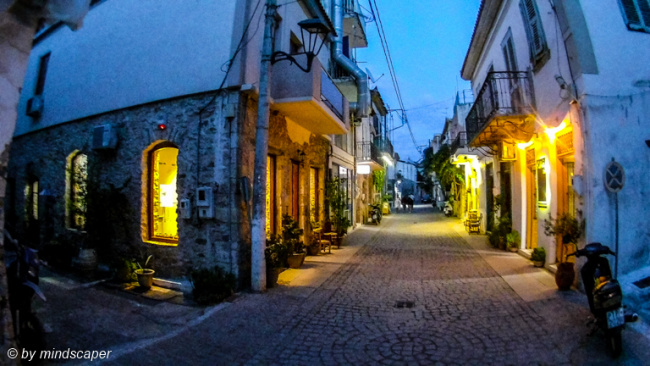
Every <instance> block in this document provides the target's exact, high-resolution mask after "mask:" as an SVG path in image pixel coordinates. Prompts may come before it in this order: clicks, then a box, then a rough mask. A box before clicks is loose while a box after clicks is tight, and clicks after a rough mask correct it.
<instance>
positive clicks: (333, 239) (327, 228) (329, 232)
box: [323, 221, 341, 249]
mask: <svg viewBox="0 0 650 366" xmlns="http://www.w3.org/2000/svg"><path fill="white" fill-rule="evenodd" d="M323 236H324V237H325V238H326V240H329V241H330V243H332V244H336V248H337V249H341V242H340V241H339V240H338V234H337V233H336V231H334V230H333V229H332V223H331V222H329V221H326V222H325V224H324V225H323Z"/></svg>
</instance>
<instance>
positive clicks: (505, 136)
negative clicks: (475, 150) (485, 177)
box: [465, 71, 535, 147]
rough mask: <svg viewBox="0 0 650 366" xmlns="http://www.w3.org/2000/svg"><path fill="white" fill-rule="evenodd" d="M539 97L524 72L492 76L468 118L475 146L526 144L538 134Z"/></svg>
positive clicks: (467, 126)
mask: <svg viewBox="0 0 650 366" xmlns="http://www.w3.org/2000/svg"><path fill="white" fill-rule="evenodd" d="M534 105H535V97H534V94H533V90H532V88H531V86H530V80H529V77H528V74H527V73H526V72H524V71H504V72H490V73H488V75H487V77H486V79H485V82H484V83H483V87H481V90H480V91H479V93H478V96H477V97H476V101H475V102H474V105H473V106H472V109H470V111H469V114H468V115H467V119H466V120H465V121H466V129H467V141H469V145H470V146H472V147H478V146H492V145H498V144H499V143H501V142H503V141H505V142H508V143H515V142H524V141H528V140H530V138H531V137H532V134H533V133H534V132H535V117H534V116H533V110H534Z"/></svg>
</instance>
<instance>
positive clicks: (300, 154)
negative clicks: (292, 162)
mask: <svg viewBox="0 0 650 366" xmlns="http://www.w3.org/2000/svg"><path fill="white" fill-rule="evenodd" d="M305 157H307V154H305V152H304V151H302V150H300V149H298V161H299V162H300V165H305Z"/></svg>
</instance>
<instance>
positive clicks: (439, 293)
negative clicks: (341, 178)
mask: <svg viewBox="0 0 650 366" xmlns="http://www.w3.org/2000/svg"><path fill="white" fill-rule="evenodd" d="M460 227H461V226H460V225H459V224H458V220H457V219H448V218H445V217H444V216H443V215H442V214H440V213H438V212H437V211H436V212H435V213H434V212H432V209H431V207H430V206H426V207H425V206H420V207H416V212H415V213H413V214H404V213H401V214H397V215H395V214H394V215H391V216H388V217H386V218H385V220H384V221H382V223H381V225H380V226H378V227H375V226H365V227H363V228H360V229H358V230H356V231H355V232H354V233H353V234H352V235H350V237H349V238H348V241H347V245H346V246H345V247H344V248H342V249H340V250H338V251H337V250H334V251H333V253H332V254H331V255H330V254H328V255H325V256H322V257H321V256H319V257H315V260H312V262H311V263H312V264H318V262H319V261H321V260H322V261H323V263H320V265H321V267H320V268H324V269H325V270H326V269H327V268H328V266H335V267H337V268H338V269H336V270H335V271H333V273H332V275H330V276H326V277H324V278H323V279H322V281H320V282H319V281H316V282H312V285H311V286H310V285H305V286H302V285H300V280H299V278H298V277H295V278H294V279H293V280H288V281H285V283H286V282H288V283H286V284H285V285H282V286H280V287H278V288H275V289H271V290H269V291H268V292H267V293H265V294H243V295H241V296H239V297H237V298H236V299H235V300H234V301H232V302H231V303H224V304H221V305H219V306H217V307H215V308H208V309H207V311H206V313H205V314H203V315H202V316H201V317H200V318H198V320H196V319H195V320H193V321H190V322H186V324H185V326H184V327H181V328H178V329H177V330H174V331H171V332H170V333H167V334H165V335H163V336H160V337H158V338H155V339H143V340H138V341H134V342H129V343H126V344H113V345H108V344H107V345H106V346H107V347H106V348H108V349H113V355H112V356H111V358H110V360H109V362H110V363H113V364H161V365H162V364H177V365H181V364H193V365H200V364H205V365H230V364H251V365H254V364H291V365H319V364H323V365H330V364H331V365H335V364H347V365H352V364H353V365H360V364H368V365H371V364H423V365H424V364H462V365H465V364H475V365H485V364H497V365H506V364H510V365H521V364H531V365H538V364H542V365H543V364H553V365H558V364H603V365H604V364H608V365H609V364H615V363H619V364H626V365H643V364H648V363H649V361H648V360H649V359H650V354H649V353H648V350H647V344H648V339H647V338H646V337H645V336H643V335H642V334H640V333H639V331H638V330H634V329H632V327H629V326H628V329H627V330H625V331H624V347H625V351H624V354H623V356H622V357H621V358H620V359H618V360H616V362H615V361H614V360H612V359H611V358H610V357H609V355H608V352H607V347H606V343H605V339H604V337H603V336H602V335H601V334H598V333H597V334H596V335H594V336H588V335H587V328H586V327H585V326H584V323H585V320H586V318H587V316H588V311H587V306H586V300H585V299H584V295H583V294H581V293H578V292H576V291H569V292H566V293H560V292H557V291H555V290H552V291H551V290H547V291H546V292H544V291H539V290H537V289H535V288H533V287H534V286H533V287H531V286H530V285H525V284H524V285H523V286H522V285H521V283H520V284H519V286H518V285H517V281H518V280H517V278H529V279H530V278H532V277H535V276H537V277H535V278H542V279H544V280H545V281H548V279H549V278H551V280H550V281H552V277H551V275H550V274H548V273H547V272H546V271H545V270H539V269H533V268H532V265H530V264H529V262H528V261H526V260H524V259H523V258H521V257H520V256H518V255H517V254H512V253H506V252H503V251H496V250H492V249H489V248H488V247H487V246H486V244H485V240H484V237H482V236H471V237H468V236H467V235H465V234H464V233H463V232H460V231H459V228H460ZM476 243H478V244H476ZM342 253H348V254H347V256H346V255H340V254H342ZM486 256H492V257H493V260H494V258H496V259H497V260H498V261H501V262H505V261H516V263H519V264H521V265H523V266H524V267H522V268H524V269H522V270H519V272H522V271H523V272H525V271H529V273H517V271H514V270H513V269H512V268H514V267H512V266H511V268H510V269H509V271H510V273H505V274H504V273H503V272H504V271H506V272H507V271H508V270H503V269H501V272H502V273H501V274H500V273H498V272H497V270H495V269H494V268H493V266H491V265H490V264H489V263H488V261H486V259H485V258H486ZM348 257H349V259H348V260H347V261H346V258H348ZM326 260H327V261H329V262H325V261H326ZM309 268H310V263H309V262H307V263H306V264H305V269H304V271H309V270H310V269H309ZM299 271H303V269H301V270H299ZM533 271H534V272H533ZM522 276H523V277H522ZM526 276H528V277H526ZM531 276H532V277H531ZM539 276H541V277H539ZM532 281H533V282H535V281H537V282H538V283H539V281H538V280H532ZM533 282H531V283H533ZM314 283H315V284H314ZM513 288H514V289H513ZM517 288H519V289H520V290H515V289H517ZM526 293H528V294H526ZM524 298H526V300H525V299H524ZM639 329H643V328H639ZM89 346H93V345H92V344H90V345H89Z"/></svg>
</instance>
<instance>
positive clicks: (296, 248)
mask: <svg viewBox="0 0 650 366" xmlns="http://www.w3.org/2000/svg"><path fill="white" fill-rule="evenodd" d="M302 234H303V230H302V229H301V228H300V226H299V225H298V222H297V221H296V220H294V219H293V217H291V216H290V215H287V214H285V215H283V216H282V242H283V243H284V244H286V245H287V246H288V247H289V250H290V254H289V257H288V258H287V263H288V264H289V268H300V266H302V263H303V262H304V261H305V256H306V255H307V253H305V245H304V244H303V242H302V241H301V240H300V236H301V235H302Z"/></svg>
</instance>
